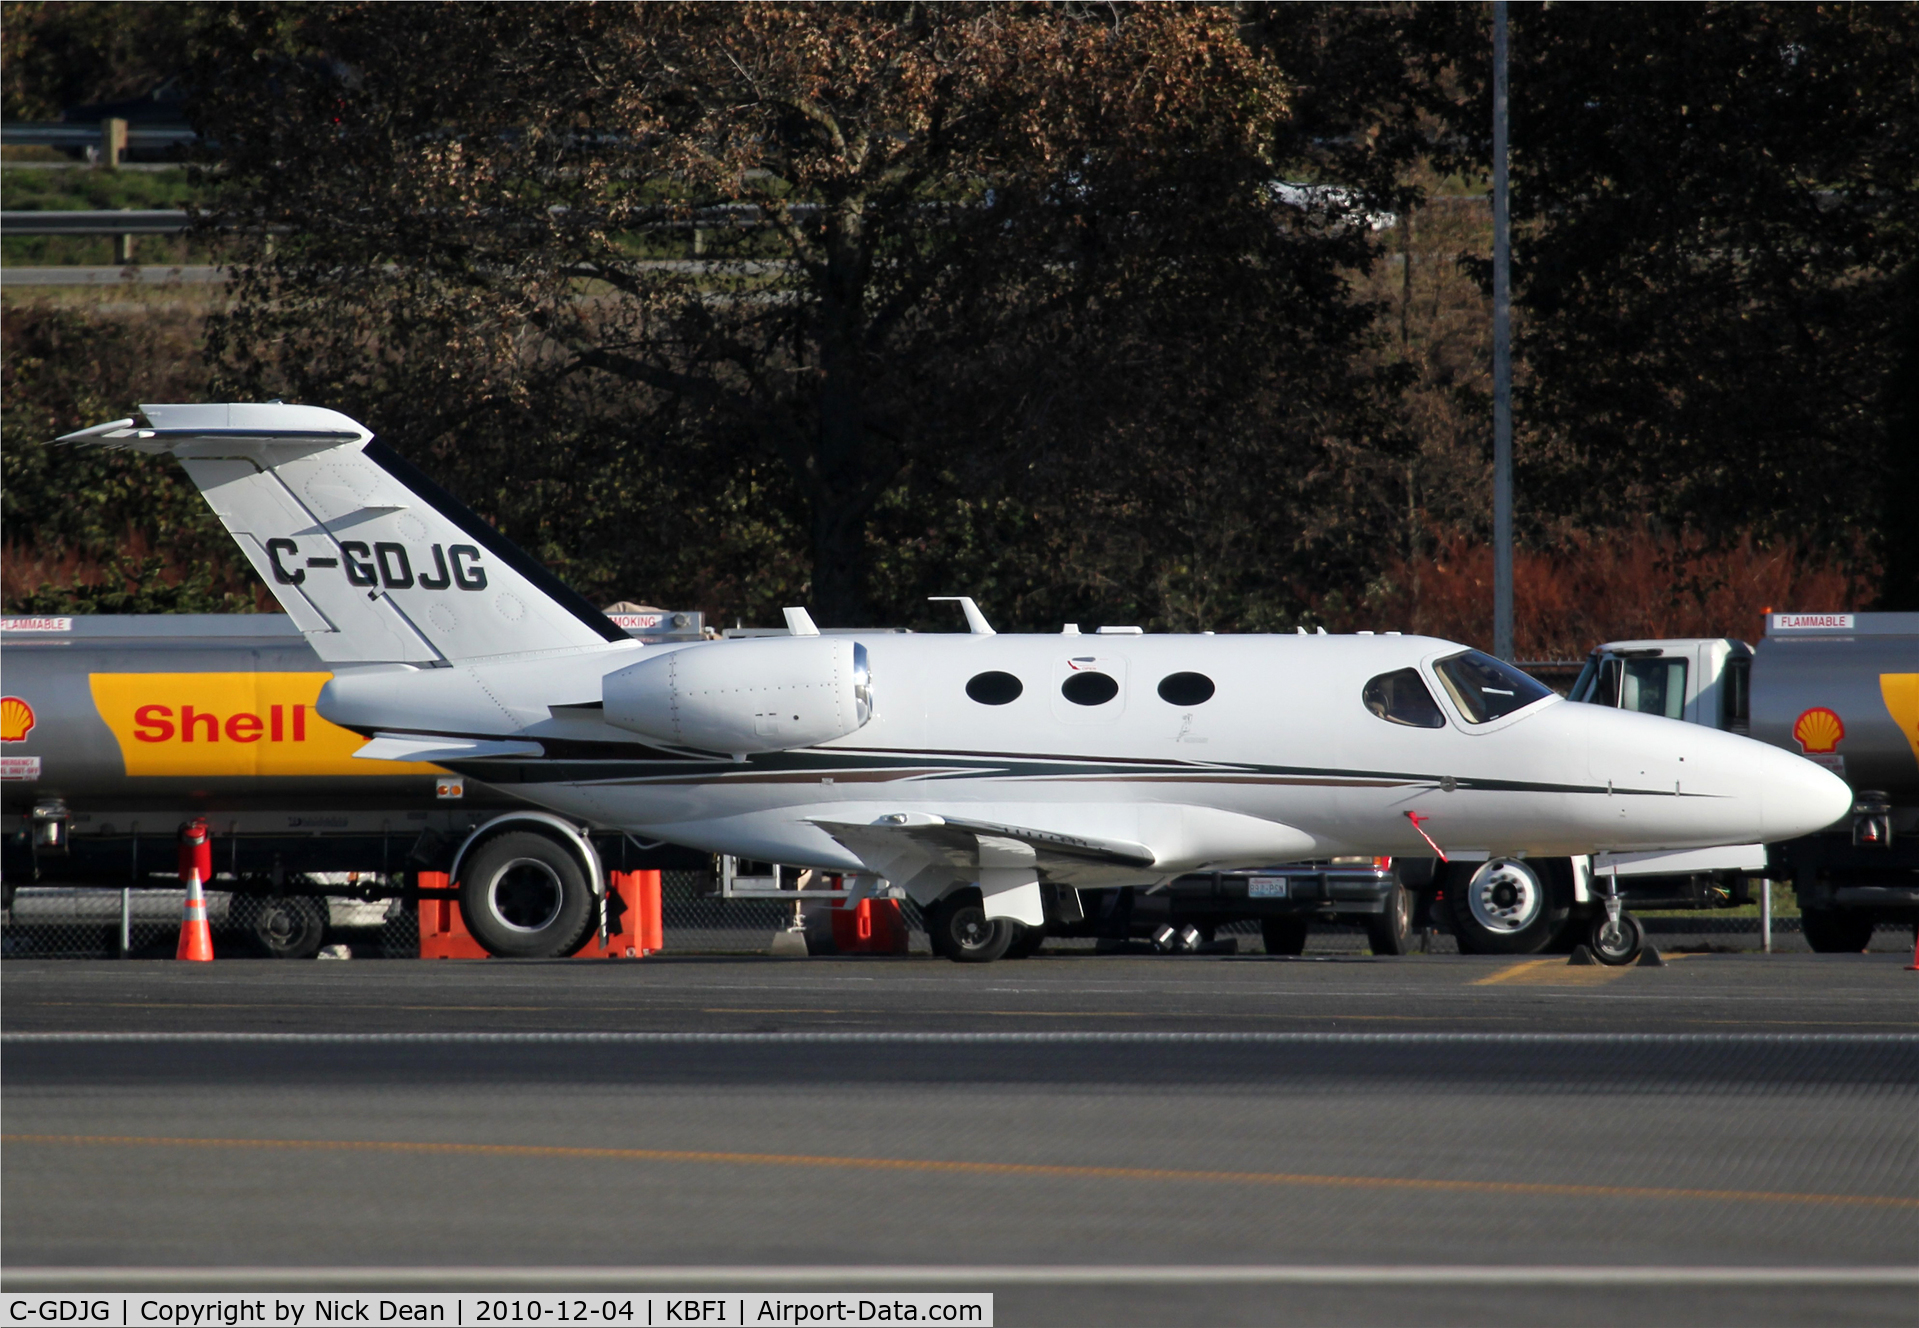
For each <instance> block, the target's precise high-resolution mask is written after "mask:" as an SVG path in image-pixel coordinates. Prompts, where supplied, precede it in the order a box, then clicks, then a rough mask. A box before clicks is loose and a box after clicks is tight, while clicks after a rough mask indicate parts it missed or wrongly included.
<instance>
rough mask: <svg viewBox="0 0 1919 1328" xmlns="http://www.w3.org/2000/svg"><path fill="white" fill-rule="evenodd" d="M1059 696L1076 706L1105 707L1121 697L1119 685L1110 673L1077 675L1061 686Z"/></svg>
mask: <svg viewBox="0 0 1919 1328" xmlns="http://www.w3.org/2000/svg"><path fill="white" fill-rule="evenodd" d="M1059 694H1060V695H1061V696H1063V697H1065V698H1066V699H1067V700H1068V701H1071V702H1072V703H1073V704H1074V705H1083V706H1096V705H1105V704H1106V703H1107V702H1108V701H1110V700H1112V699H1113V698H1114V697H1115V696H1118V695H1119V683H1118V682H1116V681H1114V679H1113V675H1112V674H1110V673H1092V672H1087V673H1075V674H1074V675H1073V676H1072V677H1070V678H1068V679H1067V680H1066V681H1065V682H1063V683H1061V684H1060V685H1059Z"/></svg>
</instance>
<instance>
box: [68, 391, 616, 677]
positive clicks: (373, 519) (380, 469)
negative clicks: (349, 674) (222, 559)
mask: <svg viewBox="0 0 1919 1328" xmlns="http://www.w3.org/2000/svg"><path fill="white" fill-rule="evenodd" d="M140 412H141V414H142V415H143V416H144V417H145V418H144V421H142V420H132V419H128V420H116V421H114V422H113V423H111V424H102V425H99V426H98V427H96V428H92V429H83V430H81V431H80V432H78V433H73V434H68V435H67V436H66V437H65V438H63V439H61V441H62V442H69V443H86V444H91V445H94V446H102V447H116V448H132V449H135V450H138V451H142V452H152V453H161V452H170V453H172V454H173V455H174V456H176V457H178V458H179V459H180V464H181V465H182V466H184V467H185V468H186V472H187V474H188V475H189V476H191V477H192V479H193V482H194V483H195V484H197V485H199V486H200V492H201V493H202V494H204V495H205V497H206V500H207V503H208V505H209V506H211V507H212V508H213V511H214V514H215V515H216V516H218V517H219V518H220V520H221V522H222V523H224V524H225V526H226V528H227V529H228V530H229V531H231V532H232V534H233V538H234V539H235V540H237V541H239V544H240V547H241V549H243V550H244V551H245V552H246V555H247V557H248V558H249V559H250V560H251V561H252V563H253V566H254V569H255V570H256V571H258V572H259V574H260V577H261V579H262V580H264V581H265V582H266V583H267V585H268V586H269V587H271V588H272V590H273V593H274V596H275V597H276V598H277V599H278V600H279V601H280V604H281V606H282V607H283V608H285V610H286V611H287V613H288V614H289V615H291V617H292V618H293V621H294V623H295V624H296V625H297V626H298V627H299V628H300V630H301V631H303V632H305V633H306V637H307V640H308V641H309V642H311V643H312V645H313V648H314V650H315V651H316V652H317V653H318V654H319V656H320V658H321V659H322V660H324V661H326V662H328V663H352V662H375V661H383V662H397V663H409V664H433V663H437V662H441V661H446V662H452V661H456V660H467V659H479V658H485V657H488V656H497V655H513V654H524V653H526V652H528V651H536V650H554V649H566V648H569V647H573V648H577V647H582V646H599V645H604V644H606V643H608V642H620V643H624V642H625V641H627V639H628V638H627V636H626V634H625V633H624V632H622V631H621V630H620V629H619V628H618V627H616V626H614V625H613V623H611V622H610V621H608V620H607V618H606V616H605V615H604V614H602V613H600V612H599V611H598V610H597V609H595V608H594V607H593V606H592V605H591V604H590V603H588V602H587V601H586V600H585V599H584V598H582V597H581V596H580V595H579V594H578V593H576V592H575V591H573V590H570V589H568V588H567V587H566V586H565V585H563V584H562V583H561V582H560V581H559V579H558V578H557V577H555V576H554V575H553V574H552V573H551V572H549V571H547V570H546V569H545V568H544V567H542V566H540V565H539V564H538V563H537V562H535V561H534V560H533V559H531V558H529V557H528V556H527V555H526V554H525V553H524V552H523V551H522V550H520V549H518V548H515V547H514V546H513V545H512V544H510V543H508V542H507V540H506V539H504V538H503V537H502V536H501V535H500V533H499V532H498V531H496V530H494V529H493V528H492V527H491V526H489V525H488V524H487V523H486V522H484V521H482V520H481V519H480V518H479V517H478V516H476V515H475V514H474V513H473V512H472V511H471V510H470V509H469V508H467V507H466V506H465V505H464V504H462V503H461V502H460V501H459V500H458V499H456V498H454V497H453V496H452V495H451V494H449V493H447V492H446V490H444V489H442V488H441V487H440V486H439V485H437V484H435V483H434V482H433V481H432V480H430V479H428V478H427V477H426V476H425V475H423V474H422V473H421V472H420V471H419V470H417V469H416V468H415V467H414V466H413V465H412V464H411V463H409V462H408V461H406V460H405V458H403V457H401V456H400V455H399V454H398V453H397V452H395V451H394V450H393V449H392V448H390V447H388V446H386V445H385V444H384V443H379V442H375V441H374V440H373V434H372V432H371V431H370V430H368V429H367V428H365V427H364V426H363V425H361V424H359V423H357V422H356V421H354V420H351V419H348V418H347V417H346V416H345V415H342V414H340V413H339V412H338V411H334V410H326V409H324V408H322V407H319V406H288V405H282V404H280V403H278V402H268V403H265V404H252V403H234V404H228V405H173V406H142V407H140Z"/></svg>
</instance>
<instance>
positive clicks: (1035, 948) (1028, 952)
mask: <svg viewBox="0 0 1919 1328" xmlns="http://www.w3.org/2000/svg"><path fill="white" fill-rule="evenodd" d="M1015 925H1016V926H1018V927H1019V935H1017V936H1015V937H1014V938H1013V943H1012V944H1011V945H1009V946H1007V947H1006V957H1007V958H1008V959H1031V958H1032V957H1033V956H1034V955H1036V954H1038V953H1039V948H1040V946H1042V945H1044V944H1046V928H1044V927H1029V926H1027V925H1026V924H1025V923H1016V924H1015Z"/></svg>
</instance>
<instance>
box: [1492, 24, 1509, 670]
mask: <svg viewBox="0 0 1919 1328" xmlns="http://www.w3.org/2000/svg"><path fill="white" fill-rule="evenodd" d="M1506 154H1507V148H1506V0H1493V653H1494V654H1495V655H1497V656H1499V657H1500V658H1501V659H1506V660H1510V659H1511V658H1512V657H1513V317H1512V295H1513V291H1512V257H1513V253H1512V215H1511V209H1510V200H1509V198H1508V193H1509V186H1508V182H1507V179H1506Z"/></svg>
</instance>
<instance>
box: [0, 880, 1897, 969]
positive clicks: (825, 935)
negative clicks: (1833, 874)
mask: <svg viewBox="0 0 1919 1328" xmlns="http://www.w3.org/2000/svg"><path fill="white" fill-rule="evenodd" d="M662 875H663V879H662V882H661V912H662V916H663V920H664V923H665V939H666V953H668V954H689V955H690V954H710V955H729V954H730V955H753V954H766V953H767V952H768V951H769V950H770V949H771V948H772V945H773V940H774V937H775V936H776V935H777V934H778V933H780V932H783V931H786V930H788V929H789V928H791V927H792V926H793V924H794V921H795V906H796V904H797V905H799V906H800V908H801V909H802V914H801V920H802V922H803V925H804V927H805V930H806V933H807V939H808V946H809V949H811V950H812V952H813V953H816V954H818V953H830V952H831V940H832V918H831V908H832V901H831V900H828V899H815V900H811V901H809V900H807V899H806V898H805V896H804V893H803V892H801V893H799V894H797V895H796V896H795V900H794V901H793V902H789V901H787V900H784V899H722V898H720V897H719V896H718V895H717V894H715V893H714V892H713V878H712V876H711V875H710V874H709V873H706V872H701V871H668V872H665V873H663V874H662ZM184 902H185V892H184V891H183V890H181V889H180V888H179V887H177V886H174V887H159V888H141V889H128V890H124V891H122V890H103V889H98V888H84V887H81V888H76V887H61V886H52V887H24V888H21V889H19V890H16V891H15V892H14V893H13V896H12V899H11V902H10V904H9V906H8V907H7V909H6V910H5V913H4V915H0V956H4V957H6V958H20V959H27V958H32V959H112V958H120V957H125V958H129V959H167V958H171V957H172V955H173V951H174V946H175V944H176V942H177V940H178V938H179V934H180V918H181V914H182V911H183V906H184ZM324 905H325V909H326V918H325V928H326V932H325V942H326V944H327V947H328V951H329V953H331V954H333V955H335V956H337V957H341V958H345V957H348V956H351V957H352V958H355V959H409V958H416V957H417V956H418V955H419V953H420V933H419V920H418V917H417V915H416V914H415V912H414V911H413V910H412V909H411V908H410V907H409V906H407V905H406V904H405V902H404V901H403V900H400V899H375V900H371V901H368V900H363V899H358V898H351V897H345V896H331V897H327V898H326V899H325V900H324ZM259 907H260V904H259V901H258V900H257V899H256V898H255V897H253V896H248V895H236V894H233V893H230V892H227V891H223V890H218V889H214V890H209V891H207V917H208V921H209V922H210V924H211V926H212V931H213V939H214V952H215V954H216V955H217V956H219V957H220V958H240V957H249V956H258V955H260V954H262V953H263V950H262V948H261V946H260V944H259V942H258V941H257V940H256V939H255V936H254V926H253V923H254V919H255V916H256V913H257V910H258V909H259ZM902 909H903V911H904V913H905V915H906V924H907V928H908V937H909V948H910V950H911V952H912V953H915V954H929V953H931V946H930V945H929V944H928V943H927V938H926V926H925V922H924V920H923V919H922V918H921V916H920V911H919V909H918V907H917V906H916V905H914V904H913V903H912V902H910V901H908V902H906V903H904V904H903V905H902ZM1641 921H1642V923H1643V924H1644V926H1645V928H1646V939H1647V940H1648V941H1649V942H1650V943H1651V944H1653V945H1656V946H1658V947H1660V948H1661V949H1667V950H1678V949H1709V950H1728V951H1740V950H1757V949H1759V948H1760V934H1759V919H1758V918H1756V917H1719V916H1714V915H1712V914H1710V913H1700V914H1689V915H1678V916H1655V917H1644V916H1642V918H1641ZM1218 935H1219V937H1220V939H1230V940H1232V941H1234V942H1235V943H1236V945H1237V949H1238V952H1239V953H1241V954H1257V953H1260V952H1262V950H1263V949H1264V947H1263V946H1262V944H1261V942H1260V938H1259V927H1258V925H1257V924H1255V923H1251V922H1244V923H1238V924H1235V925H1233V926H1229V927H1223V928H1221V929H1220V931H1219V933H1218ZM1772 940H1773V949H1774V950H1777V951H1786V952H1795V951H1796V952H1800V953H1807V952H1809V949H1810V947H1808V946H1807V945H1806V943H1805V940H1804V938H1803V937H1802V936H1801V934H1800V930H1799V918H1798V915H1797V914H1792V913H1785V914H1780V915H1778V916H1775V917H1774V918H1773V922H1772ZM1912 945H1913V932H1912V928H1911V927H1910V926H1909V925H1906V924H1897V925H1895V924H1882V925H1881V926H1880V927H1879V928H1878V929H1877V930H1876V931H1875V932H1874V933H1873V938H1872V944H1871V946H1870V947H1869V948H1870V949H1871V950H1873V951H1876V952H1895V951H1904V950H1910V949H1911V948H1912ZM1047 948H1048V949H1050V950H1084V951H1091V950H1093V949H1095V948H1096V943H1095V942H1094V941H1093V940H1092V939H1091V938H1059V937H1056V938H1054V939H1052V940H1049V941H1048V942H1047ZM1136 948H1143V947H1136ZM1369 949H1370V947H1369V946H1368V944H1367V940H1366V933H1365V931H1364V930H1363V929H1362V928H1360V927H1358V926H1344V925H1339V924H1330V923H1317V922H1316V923H1314V924H1313V927H1312V931H1311V934H1310V937H1309V939H1308V942H1307V946H1306V952H1307V953H1308V954H1309V955H1310V954H1327V955H1336V954H1350V955H1359V954H1365V953H1368V951H1369ZM1415 949H1416V950H1417V951H1419V952H1421V953H1428V954H1455V953H1457V952H1458V947H1457V946H1456V945H1455V944H1454V943H1453V938H1452V937H1451V936H1450V935H1448V934H1446V932H1445V931H1443V930H1434V931H1429V932H1427V933H1424V934H1423V935H1422V937H1421V939H1420V941H1419V942H1418V943H1416V945H1415Z"/></svg>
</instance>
